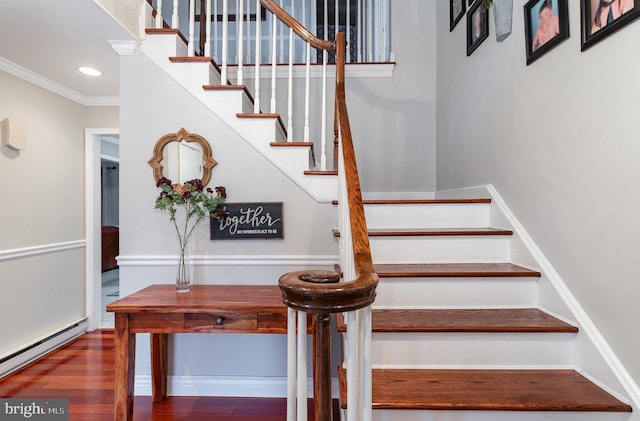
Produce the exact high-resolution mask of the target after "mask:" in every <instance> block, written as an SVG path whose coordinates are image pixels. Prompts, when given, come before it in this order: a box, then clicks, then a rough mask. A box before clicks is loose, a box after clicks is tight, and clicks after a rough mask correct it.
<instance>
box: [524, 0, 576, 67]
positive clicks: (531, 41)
mask: <svg viewBox="0 0 640 421" xmlns="http://www.w3.org/2000/svg"><path fill="white" fill-rule="evenodd" d="M568 3H569V2H568V0H529V1H528V2H527V3H526V4H525V5H524V30H525V49H526V52H527V65H529V64H531V63H533V62H534V61H536V60H537V59H539V58H540V57H542V56H543V55H544V54H546V53H548V52H549V51H550V50H551V49H552V48H554V47H556V46H557V45H558V44H560V43H561V42H562V41H564V40H565V39H567V38H569V5H568Z"/></svg>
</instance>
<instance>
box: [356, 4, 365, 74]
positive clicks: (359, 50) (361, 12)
mask: <svg viewBox="0 0 640 421" xmlns="http://www.w3.org/2000/svg"><path fill="white" fill-rule="evenodd" d="M362 6H363V0H358V17H357V26H358V28H357V30H358V53H357V54H358V55H357V59H358V63H362V45H363V42H364V40H363V39H362V34H363V31H362V21H363V19H362V14H363V13H364V11H363V10H362Z"/></svg>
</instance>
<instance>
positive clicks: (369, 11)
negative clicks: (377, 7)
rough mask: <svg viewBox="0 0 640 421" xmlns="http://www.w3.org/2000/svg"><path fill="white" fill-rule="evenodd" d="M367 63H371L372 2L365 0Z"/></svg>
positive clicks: (371, 0)
mask: <svg viewBox="0 0 640 421" xmlns="http://www.w3.org/2000/svg"><path fill="white" fill-rule="evenodd" d="M366 30H367V49H366V51H367V58H366V60H367V61H373V0H367V23H366Z"/></svg>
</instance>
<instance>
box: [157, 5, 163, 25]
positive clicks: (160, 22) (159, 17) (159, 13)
mask: <svg viewBox="0 0 640 421" xmlns="http://www.w3.org/2000/svg"><path fill="white" fill-rule="evenodd" d="M163 24H164V19H162V0H158V4H157V5H156V28H162V27H163V26H164V25H163Z"/></svg>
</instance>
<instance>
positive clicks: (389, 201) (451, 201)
mask: <svg viewBox="0 0 640 421" xmlns="http://www.w3.org/2000/svg"><path fill="white" fill-rule="evenodd" d="M362 203H363V204H365V205H415V204H426V205H428V204H454V205H455V204H469V203H491V199H490V198H478V199H369V200H363V201H362Z"/></svg>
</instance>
